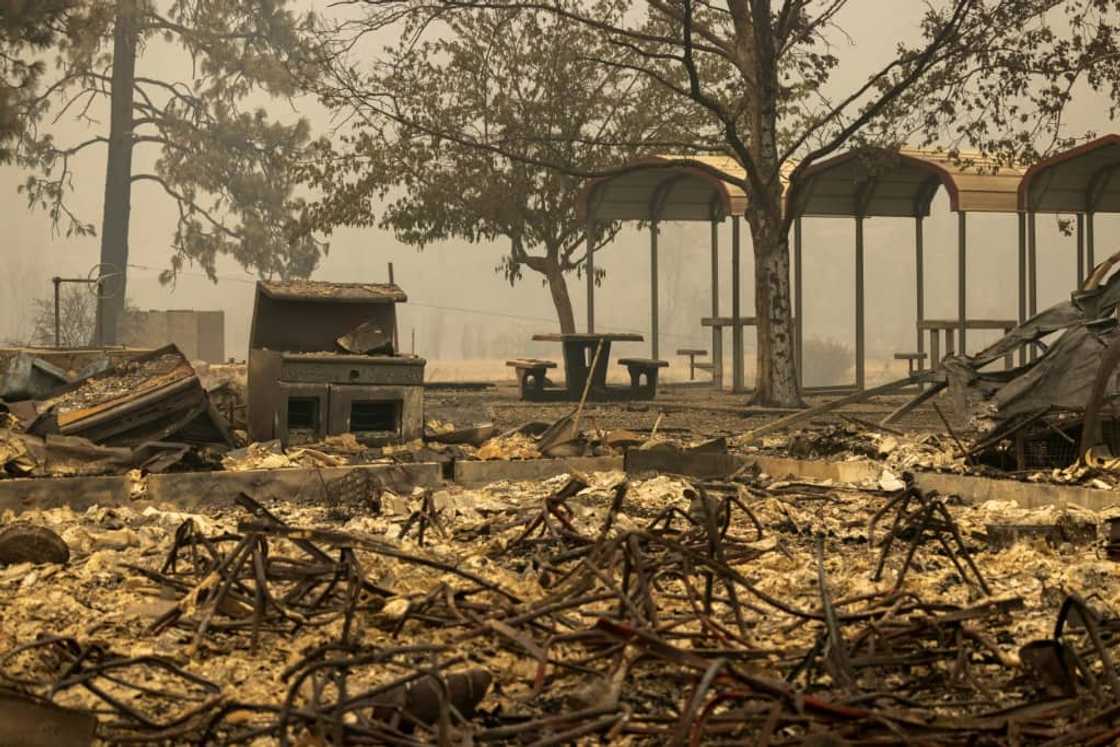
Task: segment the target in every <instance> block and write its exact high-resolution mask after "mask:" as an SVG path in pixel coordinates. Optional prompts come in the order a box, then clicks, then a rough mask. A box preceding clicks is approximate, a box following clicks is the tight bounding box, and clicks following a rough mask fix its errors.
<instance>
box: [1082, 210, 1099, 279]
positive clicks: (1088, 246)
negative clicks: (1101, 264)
mask: <svg viewBox="0 0 1120 747" xmlns="http://www.w3.org/2000/svg"><path fill="white" fill-rule="evenodd" d="M1095 254H1096V252H1095V247H1094V246H1093V214H1092V213H1086V214H1085V264H1086V266H1087V267H1088V272H1092V271H1093V268H1094V267H1096V266H1097V260H1096V257H1095Z"/></svg>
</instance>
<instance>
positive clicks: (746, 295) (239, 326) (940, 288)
mask: <svg viewBox="0 0 1120 747" xmlns="http://www.w3.org/2000/svg"><path fill="white" fill-rule="evenodd" d="M319 6H322V7H321V8H319ZM308 7H316V8H317V9H320V10H322V11H323V12H330V11H329V9H328V7H327V4H326V3H314V4H313V5H310V4H309V6H308ZM886 8H889V9H890V12H889V13H885V12H884V9H886ZM923 8H924V3H923V2H920V1H919V0H892V1H891V2H883V0H855V1H854V2H852V3H851V4H850V5H849V7H848V8H847V9H846V10H845V12H844V15H843V17H842V18H841V19H840V22H841V24H842V26H843V28H844V29H845V31H846V32H847V37H844V36H842V35H839V34H837V35H836V40H835V45H836V47H835V52H836V53H837V55H838V56H839V57H840V59H841V65H840V68H839V70H838V72H837V73H836V78H835V80H834V82H833V84H832V87H833V88H834V89H835V90H836V91H838V92H840V91H843V90H847V89H849V88H851V86H853V85H856V84H858V83H859V82H861V81H862V80H863V79H864V78H865V77H866V75H867V74H868V72H870V71H871V70H873V69H874V68H875V67H877V66H878V65H880V64H882V62H883V61H884V60H886V59H888V58H889V56H890V55H891V54H892V53H893V51H894V46H895V44H896V43H897V42H898V41H906V40H911V37H912V35H913V34H914V30H915V28H916V19H917V18H918V17H919V15H920V13H921V12H922V10H923ZM155 70H158V71H159V72H160V74H163V75H172V74H178V75H183V76H186V75H188V74H189V67H188V66H187V63H186V61H185V60H184V59H183V58H182V56H181V55H180V54H178V53H176V52H174V51H173V50H169V49H168V48H166V47H161V46H159V45H158V44H154V45H152V46H150V47H149V48H148V49H146V50H145V52H144V54H143V56H142V57H141V59H140V62H139V64H138V71H139V72H140V73H141V74H143V73H144V72H145V71H155ZM268 106H269V109H270V111H272V112H273V113H274V114H275V115H276V116H279V117H282V118H287V117H294V116H306V117H308V118H309V119H310V120H311V121H312V124H313V126H314V127H315V128H316V129H317V130H318V131H319V132H328V131H329V128H330V126H331V120H330V118H329V115H328V113H326V112H324V111H323V110H322V109H321V108H319V107H318V106H317V105H315V104H314V102H307V101H300V102H295V103H294V104H291V103H288V102H274V103H269V104H268ZM1107 112H1108V109H1107V105H1106V104H1105V102H1103V101H1101V100H1099V99H1096V98H1093V97H1091V96H1087V95H1086V96H1082V97H1080V98H1078V99H1077V101H1076V102H1075V104H1074V106H1073V109H1072V111H1071V112H1070V114H1069V117H1068V119H1067V127H1068V134H1071V135H1079V134H1081V133H1083V132H1085V131H1087V130H1095V131H1096V132H1098V133H1104V132H1108V131H1111V130H1112V129H1114V127H1113V125H1112V124H1111V123H1110V122H1109V120H1108V117H1107ZM93 114H94V116H96V117H99V118H101V121H102V122H103V123H106V122H107V114H106V112H104V111H100V112H98V111H94V112H93ZM102 126H104V125H102ZM55 131H56V132H58V135H59V138H60V140H61V141H62V142H66V141H67V140H70V141H78V140H82V139H85V138H86V137H88V136H89V134H88V133H87V129H86V128H85V127H84V126H82V125H80V124H77V123H74V122H69V121H67V122H63V123H60V125H59V126H57V127H56V128H55ZM154 155H155V154H154V152H152V151H151V149H148V150H143V149H141V150H140V151H138V153H137V156H136V168H137V170H140V169H143V168H145V167H146V166H149V165H150V164H151V163H152V160H153V157H154ZM104 158H105V153H104V150H99V151H92V152H90V153H87V154H83V155H82V156H81V157H80V158H79V159H78V160H77V162H76V163H75V164H74V170H75V178H74V190H73V193H72V194H71V195H70V200H71V203H72V205H73V206H74V207H75V209H76V211H77V212H78V213H79V214H80V215H81V216H82V217H83V218H84V219H85V220H87V221H89V222H92V223H94V224H98V223H99V222H100V218H101V209H102V198H103V192H104ZM26 176H27V175H26V173H24V172H22V171H20V170H19V169H17V168H15V167H12V166H3V167H0V215H2V216H3V221H2V222H3V226H4V230H3V236H2V237H0V247H2V248H3V251H2V254H3V257H4V260H5V261H4V264H3V267H2V269H0V340H8V341H13V342H22V341H25V340H26V339H27V337H28V335H29V334H30V332H31V306H32V301H33V299H35V298H45V297H48V296H49V295H50V292H51V283H50V278H51V277H52V276H54V275H80V276H84V275H86V274H87V272H89V270H90V268H91V267H92V266H94V265H95V264H96V263H97V261H98V252H99V243H98V239H97V238H65V237H63V236H58V235H55V234H54V233H52V229H51V225H50V221H49V219H48V218H47V216H46V215H45V214H44V213H43V212H42V211H29V210H28V209H27V206H26V202H25V200H24V198H23V196H22V195H19V194H17V193H16V187H17V186H18V185H19V184H20V183H21V182H22V181H23V180H24V179H25V178H26ZM132 204H133V212H132V228H131V239H130V252H131V255H130V256H131V262H132V264H133V265H135V266H134V267H132V268H130V269H129V290H128V296H129V299H130V300H131V301H132V302H133V303H134V304H135V305H136V306H138V307H139V308H142V309H186V308H194V309H222V310H224V311H225V313H226V348H227V355H230V356H236V357H238V358H242V357H244V355H245V351H246V346H247V342H248V328H249V321H250V316H251V313H252V296H253V282H254V277H253V276H252V275H249V274H247V273H245V272H244V271H242V270H241V269H240V267H238V266H237V264H236V263H235V262H232V261H231V260H229V259H222V260H220V261H219V263H218V273H219V275H220V278H219V281H218V283H217V284H215V283H212V282H211V281H209V280H208V279H206V278H205V277H204V276H203V274H202V271H201V269H200V268H198V267H187V268H186V271H185V272H184V273H183V274H182V275H181V276H180V277H179V278H178V280H177V282H176V283H175V284H174V285H172V286H162V285H160V284H159V282H158V280H157V275H158V273H159V271H160V270H162V269H164V268H165V267H167V263H168V259H169V257H170V249H169V245H170V241H171V236H172V233H173V231H174V226H175V218H176V211H175V207H174V205H173V204H172V202H171V201H170V200H169V199H168V198H167V197H166V196H164V195H162V194H161V193H159V192H158V191H155V190H152V189H149V188H147V187H144V186H143V185H140V186H138V187H137V188H136V189H134V193H133V200H132ZM1038 225H1039V230H1038V236H1039V241H1038V245H1039V257H1038V262H1039V305H1040V308H1043V307H1045V306H1047V305H1048V304H1050V303H1053V302H1056V301H1058V300H1060V299H1062V298H1065V297H1066V296H1067V295H1068V293H1069V292H1070V290H1071V289H1072V287H1073V285H1074V282H1075V279H1076V278H1075V244H1074V240H1073V239H1072V238H1070V237H1065V236H1061V235H1060V234H1059V231H1058V228H1057V221H1056V220H1055V219H1054V218H1053V217H1048V216H1040V217H1039V224H1038ZM1115 225H1117V221H1116V219H1114V218H1113V217H1111V216H1098V218H1097V231H1096V235H1097V252H1096V255H1097V257H1098V258H1103V257H1105V256H1107V255H1108V254H1111V253H1112V252H1114V251H1116V250H1117V247H1115V246H1113V245H1112V242H1111V229H1112V228H1113V227H1114V226H1115ZM925 230H926V234H925V236H926V240H925V254H926V266H925V274H926V281H927V292H926V316H927V317H929V318H952V317H954V316H955V315H956V294H957V269H956V262H957V246H956V232H957V222H956V216H955V215H954V214H952V213H951V212H950V211H949V208H948V200H947V198H946V196H945V194H944V191H942V192H941V193H940V194H939V195H938V196H937V198H936V199H935V202H934V206H933V215H932V217H931V218H930V219H929V220H927V221H926V229H925ZM730 235H731V232H730V226H729V224H728V223H727V222H725V223H724V224H723V226H722V228H721V236H720V244H721V265H722V267H721V270H722V280H723V288H722V289H721V311H722V312H723V313H725V314H726V313H729V312H730V309H731V300H730V286H731V279H730ZM743 235H744V237H745V238H746V237H748V236H749V233H748V232H747V231H744V232H743ZM913 236H914V227H913V221H912V220H910V219H906V220H903V219H873V220H869V221H867V223H866V229H865V238H866V288H867V296H866V299H867V300H866V304H867V306H866V316H867V334H868V349H869V352H870V353H871V354H873V355H879V356H882V355H889V354H890V353H891V352H894V351H906V350H913V349H914V344H915V343H914V315H915V303H914V248H913ZM968 238H969V256H968V276H969V287H968V308H969V313H970V315H972V316H977V317H985V318H1007V319H1012V318H1014V317H1015V316H1016V309H1017V301H1016V295H1015V293H1016V282H1017V280H1016V278H1017V269H1016V256H1017V238H1016V219H1015V217H1014V216H1012V215H972V216H970V217H969V234H968ZM708 242H709V232H708V228H707V226H706V225H704V224H688V223H668V224H664V225H663V228H662V235H661V239H660V242H659V244H660V270H661V274H660V293H661V349H662V352H663V353H664V352H665V351H668V350H672V349H676V348H678V347H692V346H695V345H700V346H703V347H707V346H708V345H709V344H710V333H709V332H708V330H706V329H704V328H701V326H700V318H701V317H703V316H708V315H709V314H710V311H711V300H710V271H709V265H708V261H709V259H708V258H709V244H708ZM330 243H331V249H330V253H329V255H328V256H327V257H325V258H324V259H323V261H322V263H321V266H320V269H319V270H318V271H317V272H316V273H315V275H314V277H315V278H317V279H323V280H336V281H354V280H363V281H374V282H376V281H382V280H385V279H387V265H388V263H389V262H392V263H393V264H394V268H395V275H396V280H397V282H398V283H399V284H400V285H401V286H402V287H403V288H404V289H405V290H406V291H407V292H408V295H409V297H410V301H411V303H409V304H408V305H407V306H406V307H404V308H402V309H401V311H400V319H401V321H400V328H401V337H402V339H403V340H404V341H405V343H406V346H407V345H408V344H409V341H410V340H411V336H412V334H413V333H414V334H415V337H416V348H417V352H418V353H420V354H423V355H426V356H428V357H430V358H448V359H454V358H462V357H470V356H473V355H479V354H486V353H487V352H488V351H490V352H493V351H494V350H498V351H499V352H500V354H503V355H504V354H506V352H505V351H507V350H508V349H509V348H510V347H511V346H512V347H516V346H517V345H518V342H519V341H521V340H524V341H526V350H529V349H530V347H529V346H528V343H527V341H528V337H529V335H531V334H532V333H533V332H543V331H551V330H553V329H555V327H556V323H555V321H554V319H555V315H554V313H553V309H552V305H551V301H550V297H549V294H548V290H547V288H545V287H543V286H542V284H541V282H540V281H539V279H538V278H539V276H537V275H535V274H534V273H528V272H527V273H526V275H525V278H524V280H522V281H521V282H520V283H519V284H518V285H517V286H516V287H512V288H511V287H510V285H509V284H508V282H506V281H505V280H504V279H503V278H502V276H501V275H500V274H498V273H496V272H495V268H496V267H497V265H498V262H499V258H500V257H501V255H502V253H503V252H505V251H506V250H507V249H508V246H507V245H506V243H505V242H502V241H500V242H496V243H493V244H491V243H482V244H477V245H471V244H468V243H466V242H463V241H457V240H456V241H448V242H444V243H441V244H439V245H435V246H431V247H429V248H427V249H425V250H424V251H422V252H421V251H417V250H416V249H414V248H412V247H408V246H404V245H402V244H400V243H398V242H397V241H396V240H395V239H394V237H393V236H392V234H391V233H389V232H386V231H383V230H378V229H361V230H356V229H342V230H338V231H336V232H335V233H334V234H333V236H331V237H330ZM853 244H854V227H853V223H852V221H851V220H842V219H809V220H806V222H805V253H804V262H805V289H804V291H805V299H804V307H805V330H806V332H805V334H806V337H807V338H813V337H817V338H822V339H834V340H837V341H840V342H843V343H845V344H849V345H850V344H851V341H852V339H853V330H854V307H855V304H854V286H855V279H854V268H853V257H854V248H853ZM596 262H597V264H598V265H599V266H600V267H602V268H604V269H605V270H606V273H607V275H606V279H605V281H604V284H603V286H602V287H601V288H599V290H598V295H597V303H596V324H597V327H598V329H599V330H601V331H606V330H609V331H624V330H628V331H638V332H642V333H646V334H647V335H648V329H649V239H648V234H646V233H643V232H639V231H637V230H636V229H635V228H634V227H628V228H627V229H625V230H624V231H623V232H622V234H621V235H620V236H619V237H618V239H617V240H616V241H615V242H614V244H613V245H612V246H610V247H609V248H608V249H606V250H605V251H603V252H601V253H599V254H597V259H596ZM742 266H743V275H742V288H743V309H744V311H743V313H744V314H745V315H746V314H753V302H754V301H753V299H754V293H753V282H754V280H753V275H754V273H753V269H752V256H751V252H750V243H749V239H746V240H745V241H744V246H743V263H742ZM569 288H570V292H571V296H572V301H573V305H574V306H575V309H576V317H577V324H578V325H579V326H580V327H582V326H583V324H584V312H585V308H586V307H585V292H584V284H583V282H582V280H578V279H577V278H576V277H575V276H574V275H573V276H571V277H570V279H569ZM747 339H748V348H753V335H752V334H748V336H747ZM969 339H970V348H973V349H975V346H976V345H978V344H980V343H981V342H983V341H986V340H989V339H992V335H990V334H988V335H986V334H984V333H970V338H969ZM491 341H500V342H501V343H502V344H501V345H488V344H487V343H488V342H491Z"/></svg>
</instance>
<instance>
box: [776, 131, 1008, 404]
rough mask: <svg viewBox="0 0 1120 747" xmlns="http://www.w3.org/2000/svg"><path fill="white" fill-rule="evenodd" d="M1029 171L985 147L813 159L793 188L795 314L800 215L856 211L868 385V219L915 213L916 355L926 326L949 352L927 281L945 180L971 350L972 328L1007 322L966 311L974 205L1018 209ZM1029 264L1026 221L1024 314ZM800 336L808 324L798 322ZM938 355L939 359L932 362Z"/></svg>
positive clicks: (861, 367) (860, 363) (859, 323)
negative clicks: (936, 204)
mask: <svg viewBox="0 0 1120 747" xmlns="http://www.w3.org/2000/svg"><path fill="white" fill-rule="evenodd" d="M1023 174H1024V171H1023V170H1022V169H1019V168H1012V167H1006V166H1001V165H1000V164H998V163H996V162H994V161H992V160H991V159H988V158H985V157H984V156H982V155H980V154H978V153H955V154H950V153H946V152H941V151H933V150H922V149H916V148H902V149H899V150H888V149H878V148H864V149H859V150H854V151H849V152H847V153H843V154H841V155H838V156H834V157H832V158H829V159H827V160H824V161H820V162H818V163H814V164H812V165H810V166H808V167H806V168H805V169H804V170H803V171H801V172H800V173H798V174H797V175H796V176H795V178H794V180H793V183H792V184H791V186H790V188H789V190H788V191H787V193H786V210H787V214H790V215H792V216H793V217H794V218H795V225H794V282H795V286H796V294H795V297H796V299H798V300H797V303H796V308H795V310H794V316H795V317H796V318H797V320H798V326H799V327H800V325H801V324H802V321H801V320H802V309H801V302H800V299H801V297H802V296H801V264H802V262H801V250H802V247H801V219H802V218H803V217H851V218H854V219H855V222H856V240H855V265H856V283H855V285H856V287H855V297H856V315H855V316H856V319H855V329H856V332H855V337H856V351H855V356H856V386H857V387H858V388H863V387H864V385H865V370H866V348H865V339H864V335H865V320H864V277H863V276H864V272H863V265H864V260H863V248H864V246H863V221H864V219H866V218H872V217H888V218H913V219H914V220H915V241H914V246H915V275H916V286H917V293H916V299H915V300H916V306H917V341H918V349H917V355H918V356H922V357H920V358H919V359H918V360H919V366H921V365H922V364H921V361H922V360H923V359H924V356H925V342H924V337H923V333H924V331H926V330H928V331H929V332H930V335H931V340H932V343H931V350H930V353H931V355H932V356H933V357H935V358H937V357H939V353H940V351H939V349H938V347H939V343H938V334H939V333H940V331H942V330H943V331H944V332H945V334H946V352H951V351H952V347H953V338H952V331H953V329H952V327H950V326H949V325H947V324H946V323H945V322H944V321H935V320H926V319H925V282H924V260H923V257H922V253H923V235H922V221H923V219H924V218H926V217H927V216H929V213H930V205H931V203H932V201H933V198H934V196H935V195H936V194H937V191H938V190H939V189H941V188H944V189H945V191H946V192H947V193H948V195H949V206H950V209H952V210H953V211H955V212H956V213H957V215H958V299H957V302H958V319H957V320H956V325H955V327H956V330H957V334H958V336H959V340H960V350H961V352H962V353H963V352H965V341H966V331H967V329H969V328H973V329H977V328H979V329H986V328H992V327H997V328H998V325H999V324H1005V323H1006V320H1004V321H1001V320H970V319H968V317H967V314H966V304H965V301H966V296H965V291H966V289H967V284H966V279H967V273H966V269H967V261H966V260H967V230H966V226H967V224H966V220H967V219H966V216H967V214H968V213H970V212H982V213H1015V212H1017V211H1018V188H1019V182H1020V180H1021V179H1022V176H1023ZM1024 272H1025V266H1024V255H1023V231H1022V221H1020V262H1019V274H1020V286H1019V287H1020V300H1019V321H1020V322H1021V321H1023V320H1024V319H1025V315H1024V311H1025V309H1024V305H1025V304H1024V300H1023V293H1024V286H1025V281H1024V278H1025V275H1024ZM798 338H799V339H800V338H801V330H800V329H799V330H798ZM937 363H938V361H936V360H932V361H931V365H936V364H937Z"/></svg>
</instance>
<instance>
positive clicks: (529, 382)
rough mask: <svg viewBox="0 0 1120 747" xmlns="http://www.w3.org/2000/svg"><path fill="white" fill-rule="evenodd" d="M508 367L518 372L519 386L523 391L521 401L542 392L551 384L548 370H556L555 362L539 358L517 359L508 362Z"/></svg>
mask: <svg viewBox="0 0 1120 747" xmlns="http://www.w3.org/2000/svg"><path fill="white" fill-rule="evenodd" d="M506 365H507V366H512V367H513V369H514V370H515V371H516V372H517V386H518V388H519V389H520V391H521V399H525V398H526V394H528V395H530V396H531V395H533V394H539V393H540V392H542V391H543V390H544V387H545V385H546V384H548V383H549V382H548V376H547V372H548V369H550V368H556V364H555V363H554V362H552V361H543V360H539V359H537V358H515V359H513V360H511V361H506Z"/></svg>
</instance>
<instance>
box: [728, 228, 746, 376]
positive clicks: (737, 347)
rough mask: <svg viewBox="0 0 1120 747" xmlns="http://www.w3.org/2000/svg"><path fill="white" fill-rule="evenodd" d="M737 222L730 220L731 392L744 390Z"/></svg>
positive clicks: (740, 267)
mask: <svg viewBox="0 0 1120 747" xmlns="http://www.w3.org/2000/svg"><path fill="white" fill-rule="evenodd" d="M739 221H740V218H739V216H738V215H736V216H734V217H733V218H732V220H731V390H732V391H734V392H742V391H744V388H745V382H744V380H743V379H744V376H743V373H744V372H743V325H742V310H741V309H740V300H739V296H740V291H741V287H740V286H741V285H742V281H741V279H740V275H741V272H742V265H741V263H740V261H739V232H740V231H739V229H740V226H739Z"/></svg>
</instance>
